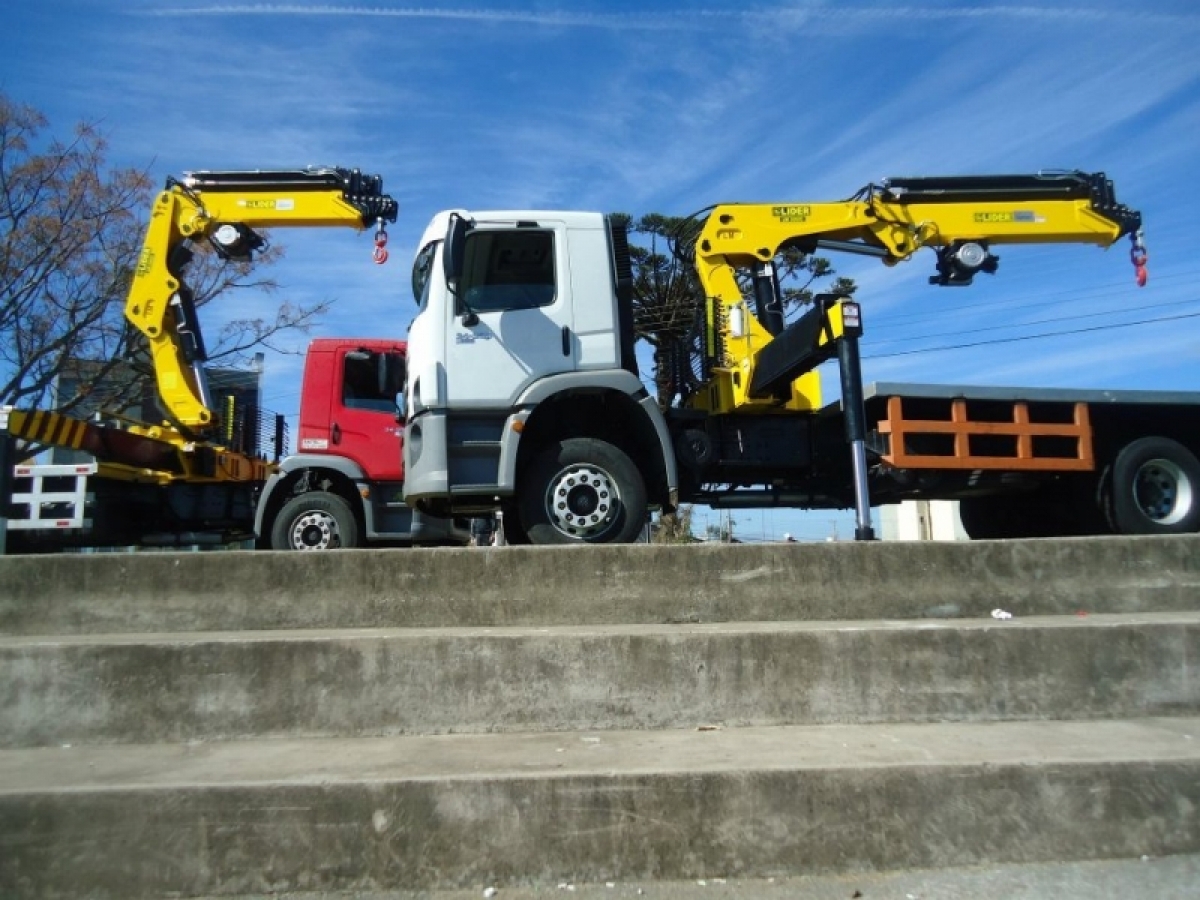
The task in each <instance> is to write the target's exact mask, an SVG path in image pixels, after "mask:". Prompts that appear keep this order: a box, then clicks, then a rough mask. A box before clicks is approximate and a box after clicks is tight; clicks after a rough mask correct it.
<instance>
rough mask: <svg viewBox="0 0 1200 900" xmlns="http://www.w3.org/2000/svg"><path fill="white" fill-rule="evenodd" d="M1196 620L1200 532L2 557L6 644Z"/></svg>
mask: <svg viewBox="0 0 1200 900" xmlns="http://www.w3.org/2000/svg"><path fill="white" fill-rule="evenodd" d="M997 607H999V608H1003V609H1007V610H1009V611H1011V612H1013V613H1015V614H1017V615H1022V616H1028V615H1051V614H1072V613H1074V612H1076V611H1077V610H1080V609H1083V610H1087V611H1089V612H1093V613H1108V612H1143V611H1167V610H1181V609H1197V608H1200V536H1198V535H1185V536H1178V537H1165V538H1160V537H1140V538H1128V537H1112V538H1085V539H1073V540H1072V539H1067V540H1042V541H982V542H975V543H949V544H946V543H911V544H903V543H871V544H861V543H838V544H815V545H814V544H761V545H712V546H707V545H705V546H633V547H612V546H604V547H578V548H576V547H572V548H554V547H500V548H491V549H436V550H399V551H398V550H377V551H371V550H363V551H348V552H344V553H343V552H340V553H327V554H321V553H315V554H297V553H259V552H241V553H237V552H222V553H220V554H215V555H214V554H211V553H190V554H189V553H184V554H169V553H144V554H91V555H76V556H51V557H36V556H24V557H0V634H8V635H22V634H26V635H33V634H88V633H113V632H182V631H212V630H268V629H281V628H282V629H295V628H376V627H401V628H417V627H443V628H451V627H476V626H499V627H506V626H539V625H541V626H553V625H575V624H580V623H590V624H616V623H620V624H633V623H650V624H661V623H664V622H687V621H694V622H741V621H773V620H806V621H818V620H825V619H896V618H905V619H908V618H928V617H932V618H948V617H957V616H963V617H978V616H986V615H988V614H989V613H990V612H991V610H992V609H995V608H997Z"/></svg>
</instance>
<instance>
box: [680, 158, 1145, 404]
mask: <svg viewBox="0 0 1200 900" xmlns="http://www.w3.org/2000/svg"><path fill="white" fill-rule="evenodd" d="M1123 235H1129V236H1130V237H1131V239H1132V240H1133V243H1134V251H1133V255H1134V263H1135V265H1137V266H1139V283H1141V282H1142V281H1144V265H1145V251H1144V248H1143V247H1142V244H1141V214H1140V213H1138V212H1136V211H1134V210H1131V209H1129V208H1128V207H1126V206H1124V205H1122V204H1120V203H1118V202H1117V200H1116V196H1115V193H1114V190H1113V185H1112V182H1111V181H1109V180H1108V179H1107V178H1106V177H1105V175H1104V174H1103V173H1095V174H1088V173H1084V172H1057V173H1052V174H1037V175H998V176H966V177H944V178H938V177H932V178H929V177H926V178H897V179H889V180H887V181H885V182H884V183H883V184H882V185H880V186H876V185H869V186H868V187H866V188H864V189H863V190H862V191H860V192H859V193H858V194H856V195H855V196H854V197H852V198H851V199H849V200H845V201H841V202H832V203H761V204H723V205H719V206H716V207H714V208H713V209H712V211H711V212H710V214H709V216H708V218H707V220H706V221H705V223H704V226H703V228H702V230H701V232H700V234H699V236H698V238H697V239H696V241H695V245H694V264H695V268H696V273H697V275H698V277H699V280H700V284H701V285H702V287H703V290H704V297H705V300H706V335H705V338H706V348H705V350H706V355H707V357H708V358H709V360H710V363H711V367H710V384H709V389H708V390H705V391H701V392H698V393H697V394H696V395H695V396H694V398H693V401H692V402H693V404H694V405H695V406H697V407H699V408H704V409H707V410H708V411H710V412H733V411H737V410H742V409H745V410H750V409H754V410H758V411H762V410H764V409H765V408H769V407H779V408H785V409H808V410H814V409H818V408H820V405H821V398H820V383H819V380H818V378H817V375H816V373H815V372H807V373H804V374H800V375H799V376H798V377H795V378H793V379H789V382H788V383H789V389H788V390H787V391H785V393H786V396H783V397H781V396H780V390H779V385H778V384H777V383H776V382H777V381H778V379H774V380H773V382H772V384H771V385H770V387H769V389H768V388H764V386H763V385H764V379H763V378H762V377H761V376H760V377H758V378H757V379H756V374H759V373H757V372H756V368H757V367H758V366H759V365H760V362H761V361H762V359H763V355H764V351H766V350H767V348H768V347H769V346H770V345H772V344H776V347H775V349H776V350H778V349H780V345H779V343H778V342H779V341H780V340H781V339H787V338H793V339H794V338H795V335H786V334H785V329H784V327H783V316H782V304H781V303H780V297H779V285H778V280H777V278H775V277H774V274H773V269H772V267H771V264H772V260H773V259H774V258H775V257H776V255H777V254H779V253H780V252H781V251H783V250H784V249H787V248H790V247H795V248H797V249H800V250H803V251H805V252H808V253H813V252H816V251H818V250H833V251H838V252H850V253H857V254H863V255H868V256H875V257H878V258H879V259H881V260H882V261H883V262H884V263H885V264H887V265H894V264H895V263H897V262H900V261H901V260H904V259H907V258H908V257H910V256H912V255H913V254H914V253H916V252H917V251H918V250H920V249H921V248H922V247H929V248H932V249H933V250H934V251H935V252H936V254H937V274H936V275H934V276H933V277H932V278H931V279H930V281H931V282H933V283H935V284H939V285H946V286H948V285H967V284H970V283H971V279H972V278H973V277H974V275H975V274H976V273H978V272H988V273H990V272H994V271H995V269H996V265H997V263H998V257H996V256H995V255H994V254H993V253H992V252H991V249H990V248H991V247H992V246H994V245H999V244H1050V243H1081V244H1096V245H1099V246H1101V247H1108V246H1110V245H1111V244H1112V243H1113V242H1115V241H1116V240H1117V239H1119V238H1120V237H1122V236H1123ZM747 270H748V271H749V272H750V273H751V276H752V278H753V281H754V284H755V300H756V305H757V315H752V314H750V311H749V310H748V309H747V305H746V299H745V297H744V296H743V293H742V288H741V286H740V285H739V283H738V280H737V274H738V272H739V271H743V272H744V271H747ZM793 324H794V325H800V324H801V323H799V322H797V323H793ZM789 327H791V326H789ZM806 327H807V328H808V330H809V331H812V330H813V329H814V328H815V326H814V325H813V324H812V323H808V325H807V326H806ZM842 327H843V326H842V316H841V308H840V306H838V305H833V306H831V307H830V309H829V310H828V311H827V314H826V315H825V316H824V321H823V322H822V323H821V327H820V328H819V329H817V333H816V334H815V335H814V336H815V338H816V340H817V341H818V342H819V343H822V344H832V342H833V341H834V340H835V339H836V338H837V337H838V336H839V335H840V334H841V331H842ZM805 340H807V337H805ZM766 355H767V356H768V357H771V356H776V357H777V356H779V355H780V354H778V353H772V352H771V351H767V354H766ZM776 368H781V369H782V368H786V366H776Z"/></svg>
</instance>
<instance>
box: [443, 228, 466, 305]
mask: <svg viewBox="0 0 1200 900" xmlns="http://www.w3.org/2000/svg"><path fill="white" fill-rule="evenodd" d="M473 227H474V223H473V222H471V220H470V219H464V218H463V217H462V216H460V215H459V214H458V213H451V214H450V225H449V227H448V228H447V229H446V241H445V243H444V244H443V245H442V274H443V275H444V276H445V277H446V286H447V287H448V288H450V290H451V291H453V290H454V289H455V288H456V287H457V286H458V279H459V278H460V277H461V276H462V271H463V255H464V251H465V249H466V245H467V235H468V234H469V233H470V231H471V229H472V228H473Z"/></svg>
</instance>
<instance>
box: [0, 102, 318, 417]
mask: <svg viewBox="0 0 1200 900" xmlns="http://www.w3.org/2000/svg"><path fill="white" fill-rule="evenodd" d="M47 127H48V123H47V120H46V118H45V117H44V116H43V115H42V114H41V112H39V111H38V110H36V109H34V108H33V107H30V106H26V105H21V104H19V103H16V102H14V101H13V100H12V99H10V98H9V97H8V96H7V95H6V94H4V93H3V92H0V404H11V405H14V406H21V407H27V408H28V407H39V406H43V405H45V404H46V403H47V402H48V401H49V399H50V397H51V393H52V388H53V387H54V385H55V384H56V382H57V380H58V379H59V377H60V376H61V375H64V374H76V375H78V373H79V372H86V375H87V377H86V378H79V377H74V378H71V379H68V381H70V383H72V384H78V385H79V386H80V388H79V390H77V391H76V392H74V393H73V394H72V395H71V396H62V395H60V396H58V397H56V398H55V406H56V408H57V409H58V410H60V411H62V412H67V413H69V412H72V411H76V410H79V409H89V410H90V409H95V408H97V407H101V406H102V407H105V408H110V409H114V410H118V411H119V410H121V409H123V408H125V407H126V406H127V405H128V404H129V403H130V402H132V401H133V400H135V399H137V398H138V397H140V396H141V394H142V392H143V391H144V388H145V382H146V380H147V379H148V378H149V370H148V366H147V365H146V354H145V351H144V348H143V345H142V341H141V337H140V335H139V334H138V332H137V331H136V329H134V328H133V327H132V326H131V325H130V324H129V323H128V322H127V321H126V320H125V317H124V304H125V298H126V294H127V293H128V290H129V285H130V281H131V278H132V274H133V271H134V267H135V266H136V264H137V257H138V253H139V250H140V248H141V243H142V237H143V231H144V226H145V217H146V214H147V213H148V211H149V209H150V203H151V198H152V195H153V190H152V187H151V184H150V178H149V176H148V175H147V173H146V172H144V171H140V170H136V169H113V168H110V167H109V166H108V163H107V152H108V143H107V141H106V139H105V137H104V135H103V134H102V132H101V131H100V129H99V127H98V126H97V125H96V124H95V123H91V122H83V123H80V124H78V125H77V126H75V128H74V130H73V132H72V134H71V137H70V138H69V139H68V140H65V141H62V140H58V139H54V138H48V139H43V137H42V135H43V132H44V131H45V130H46V129H47ZM206 249H207V248H205V247H202V246H198V247H197V248H196V250H197V253H196V258H195V259H194V261H193V262H192V264H191V266H190V268H189V270H188V278H189V283H191V285H192V287H193V289H194V291H195V295H196V302H197V305H198V306H204V305H205V304H208V303H210V302H212V301H213V300H214V299H216V298H218V297H220V296H222V295H225V294H229V293H231V292H235V291H240V290H247V289H254V290H258V291H268V292H269V291H272V290H274V289H276V287H277V285H276V283H275V282H274V281H273V280H272V279H270V278H266V277H263V276H261V275H260V274H259V269H260V267H261V266H263V264H265V263H270V262H272V261H274V260H276V259H278V258H279V257H280V256H281V255H282V249H281V248H278V247H276V248H274V249H272V250H270V251H269V252H268V253H266V254H263V255H260V256H259V257H258V258H257V260H256V261H255V263H252V264H246V263H227V262H224V261H222V260H220V259H218V258H217V257H216V254H214V253H212V252H205V251H206ZM327 308H328V304H327V303H319V304H315V305H312V306H292V305H288V304H282V305H280V306H279V308H278V310H277V311H276V314H275V315H274V316H273V317H269V318H264V319H241V320H234V321H232V322H230V323H229V324H227V325H226V326H225V327H223V328H222V329H221V330H220V331H219V333H217V334H216V335H215V338H216V339H215V340H213V341H211V342H210V345H209V357H210V360H212V361H218V360H223V361H225V362H226V363H227V364H230V365H236V364H238V363H240V362H242V361H243V360H244V359H245V357H246V356H247V355H248V352H249V351H250V350H252V349H253V348H255V347H261V346H271V345H272V344H271V342H272V339H273V338H274V337H275V336H276V335H278V334H280V333H281V332H284V331H289V330H294V329H300V330H305V329H307V327H308V326H309V325H310V324H312V322H313V321H314V320H315V319H316V318H317V317H318V316H319V315H320V314H321V313H323V312H324V311H325V310H326V309H327Z"/></svg>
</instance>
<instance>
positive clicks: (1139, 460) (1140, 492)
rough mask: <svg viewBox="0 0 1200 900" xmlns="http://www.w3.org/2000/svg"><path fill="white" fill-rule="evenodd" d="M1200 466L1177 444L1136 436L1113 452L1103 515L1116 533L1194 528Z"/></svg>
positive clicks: (1199, 515)
mask: <svg viewBox="0 0 1200 900" xmlns="http://www.w3.org/2000/svg"><path fill="white" fill-rule="evenodd" d="M1197 491H1200V462H1197V460H1196V457H1195V456H1194V455H1193V454H1192V452H1191V451H1190V450H1188V448H1187V447H1185V446H1183V444H1180V443H1179V442H1178V441H1173V440H1171V439H1170V438H1162V437H1145V438H1139V439H1138V440H1136V441H1133V442H1131V443H1129V444H1127V445H1126V446H1125V447H1124V448H1122V450H1121V452H1120V453H1118V454H1117V459H1116V462H1114V463H1113V468H1112V483H1111V485H1110V487H1109V498H1108V500H1109V503H1108V512H1109V516H1110V517H1111V520H1112V526H1113V530H1114V531H1116V532H1117V533H1118V534H1185V533H1187V532H1192V531H1196V530H1200V505H1198V504H1197V499H1198V498H1197Z"/></svg>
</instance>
